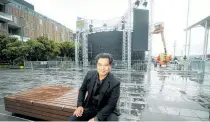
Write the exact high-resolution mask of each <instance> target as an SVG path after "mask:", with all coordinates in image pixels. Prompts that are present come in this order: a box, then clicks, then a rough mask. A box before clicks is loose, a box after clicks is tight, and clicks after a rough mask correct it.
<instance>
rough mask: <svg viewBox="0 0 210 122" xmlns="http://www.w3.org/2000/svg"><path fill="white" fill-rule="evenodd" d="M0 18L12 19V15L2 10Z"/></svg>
mask: <svg viewBox="0 0 210 122" xmlns="http://www.w3.org/2000/svg"><path fill="white" fill-rule="evenodd" d="M0 18H2V19H5V20H9V21H12V15H9V14H6V13H3V12H0Z"/></svg>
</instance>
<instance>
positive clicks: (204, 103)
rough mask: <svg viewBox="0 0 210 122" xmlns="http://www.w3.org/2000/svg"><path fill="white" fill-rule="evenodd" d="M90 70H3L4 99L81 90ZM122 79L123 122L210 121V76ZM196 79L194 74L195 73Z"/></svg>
mask: <svg viewBox="0 0 210 122" xmlns="http://www.w3.org/2000/svg"><path fill="white" fill-rule="evenodd" d="M87 71H88V70H87V69H86V70H81V69H78V70H75V69H74V70H71V69H69V70H59V69H36V70H32V69H26V70H0V84H1V85H0V97H3V96H5V95H8V94H13V93H16V92H19V91H25V90H27V89H30V88H34V87H39V86H40V85H65V86H66V85H71V86H73V87H80V85H81V83H82V81H83V77H84V75H85V74H86V72H87ZM112 72H113V73H114V74H115V76H117V77H118V78H120V79H121V81H122V83H121V96H120V101H119V107H120V111H121V114H122V115H121V116H120V120H125V121H126V120H127V121H129V120H134V121H138V120H142V121H152V120H157V121H158V120H159V121H171V120H173V121H184V120H190V121H205V120H209V111H210V80H209V74H208V75H206V76H205V79H204V80H203V81H202V82H200V81H196V80H193V81H192V80H190V79H191V76H190V75H188V77H185V76H184V75H182V74H180V72H178V73H177V72H169V71H167V72H164V71H161V70H160V69H154V70H153V71H151V81H150V82H149V83H148V82H147V80H145V79H146V77H147V73H144V72H141V73H140V72H129V71H123V70H113V71H112ZM191 75H192V76H194V74H191Z"/></svg>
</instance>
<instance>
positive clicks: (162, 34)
mask: <svg viewBox="0 0 210 122" xmlns="http://www.w3.org/2000/svg"><path fill="white" fill-rule="evenodd" d="M161 38H162V42H163V48H164V53H165V54H166V55H167V49H166V42H165V38H164V33H163V31H162V32H161Z"/></svg>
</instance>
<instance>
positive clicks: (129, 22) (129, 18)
mask: <svg viewBox="0 0 210 122" xmlns="http://www.w3.org/2000/svg"><path fill="white" fill-rule="evenodd" d="M128 5H129V14H128V69H129V70H130V69H131V17H132V10H131V9H132V7H131V0H128Z"/></svg>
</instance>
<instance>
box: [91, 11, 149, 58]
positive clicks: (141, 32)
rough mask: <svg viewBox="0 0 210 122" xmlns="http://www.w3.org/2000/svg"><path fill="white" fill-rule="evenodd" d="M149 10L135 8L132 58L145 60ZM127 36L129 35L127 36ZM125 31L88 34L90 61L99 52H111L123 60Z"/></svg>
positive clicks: (114, 56)
mask: <svg viewBox="0 0 210 122" xmlns="http://www.w3.org/2000/svg"><path fill="white" fill-rule="evenodd" d="M148 29H149V10H145V9H136V8H134V9H133V32H132V38H131V40H132V43H131V52H132V53H131V54H132V56H131V60H145V51H148ZM126 37H127V36H126ZM122 44H123V31H103V32H97V33H91V34H89V35H88V61H93V60H94V58H95V57H96V55H97V54H99V53H110V54H112V55H113V58H114V60H122Z"/></svg>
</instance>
